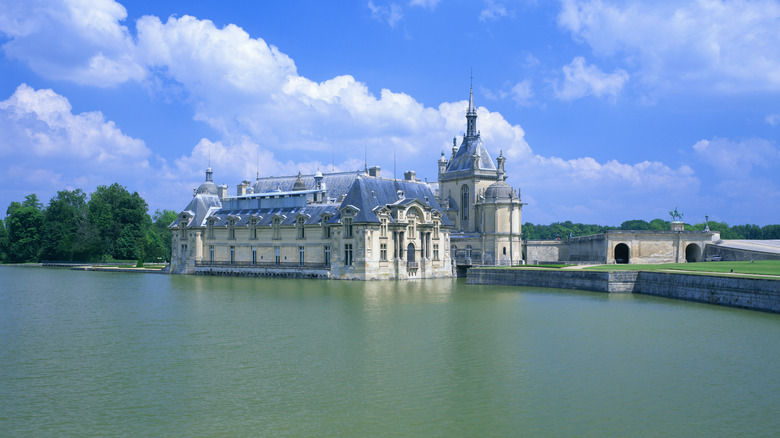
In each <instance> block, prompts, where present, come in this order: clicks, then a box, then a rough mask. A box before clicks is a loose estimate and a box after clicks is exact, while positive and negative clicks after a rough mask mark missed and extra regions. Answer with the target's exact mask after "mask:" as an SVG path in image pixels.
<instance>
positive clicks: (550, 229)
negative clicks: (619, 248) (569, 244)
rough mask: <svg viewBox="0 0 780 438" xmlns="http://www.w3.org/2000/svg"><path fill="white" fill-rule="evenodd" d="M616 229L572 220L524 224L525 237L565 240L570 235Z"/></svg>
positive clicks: (575, 235) (576, 235) (586, 234)
mask: <svg viewBox="0 0 780 438" xmlns="http://www.w3.org/2000/svg"><path fill="white" fill-rule="evenodd" d="M614 229H615V227H605V226H601V225H587V224H580V223H572V222H571V221H566V222H555V223H552V224H550V225H534V224H532V223H531V222H526V223H525V224H523V239H526V240H555V239H559V240H565V239H568V238H570V237H580V236H589V235H592V234H599V233H603V232H605V231H607V230H614Z"/></svg>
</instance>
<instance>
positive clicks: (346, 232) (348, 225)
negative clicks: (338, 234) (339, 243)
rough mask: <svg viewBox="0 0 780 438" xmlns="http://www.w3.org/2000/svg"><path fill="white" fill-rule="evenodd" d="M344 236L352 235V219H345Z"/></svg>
mask: <svg viewBox="0 0 780 438" xmlns="http://www.w3.org/2000/svg"><path fill="white" fill-rule="evenodd" d="M344 237H346V238H350V237H352V219H344Z"/></svg>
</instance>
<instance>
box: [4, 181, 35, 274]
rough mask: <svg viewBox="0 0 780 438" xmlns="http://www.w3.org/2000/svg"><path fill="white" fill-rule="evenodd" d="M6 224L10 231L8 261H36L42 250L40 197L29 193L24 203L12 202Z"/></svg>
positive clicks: (8, 231)
mask: <svg viewBox="0 0 780 438" xmlns="http://www.w3.org/2000/svg"><path fill="white" fill-rule="evenodd" d="M8 212H9V214H8V216H7V217H6V220H5V224H6V227H7V228H6V229H7V233H8V261H10V262H15V263H21V262H35V261H38V260H39V256H40V251H41V228H42V227H43V212H42V211H41V209H40V203H39V202H38V197H37V196H35V195H28V196H27V197H26V198H25V201H24V202H23V203H22V204H19V203H16V202H14V203H12V204H11V206H9V207H8Z"/></svg>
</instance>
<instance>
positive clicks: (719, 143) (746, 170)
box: [693, 138, 780, 178]
mask: <svg viewBox="0 0 780 438" xmlns="http://www.w3.org/2000/svg"><path fill="white" fill-rule="evenodd" d="M693 150H694V151H695V152H696V154H697V155H698V156H699V158H700V159H701V160H702V161H704V162H706V163H708V164H709V165H711V166H712V167H714V168H715V169H716V170H717V171H718V172H720V173H721V174H722V175H726V176H727V177H729V178H740V177H745V176H748V175H750V174H751V173H752V172H753V170H754V168H756V167H757V168H762V169H769V168H773V167H774V166H778V165H780V149H778V148H777V147H776V146H774V145H773V144H772V143H771V142H769V141H768V140H765V139H761V138H752V139H749V140H743V141H732V140H728V139H723V138H715V139H712V140H700V141H698V142H696V144H694V145H693Z"/></svg>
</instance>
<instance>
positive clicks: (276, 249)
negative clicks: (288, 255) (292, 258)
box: [274, 246, 282, 265]
mask: <svg viewBox="0 0 780 438" xmlns="http://www.w3.org/2000/svg"><path fill="white" fill-rule="evenodd" d="M281 252H282V251H281V248H279V247H278V246H275V247H274V263H276V264H277V265H279V263H280V262H281V261H282V255H281Z"/></svg>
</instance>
